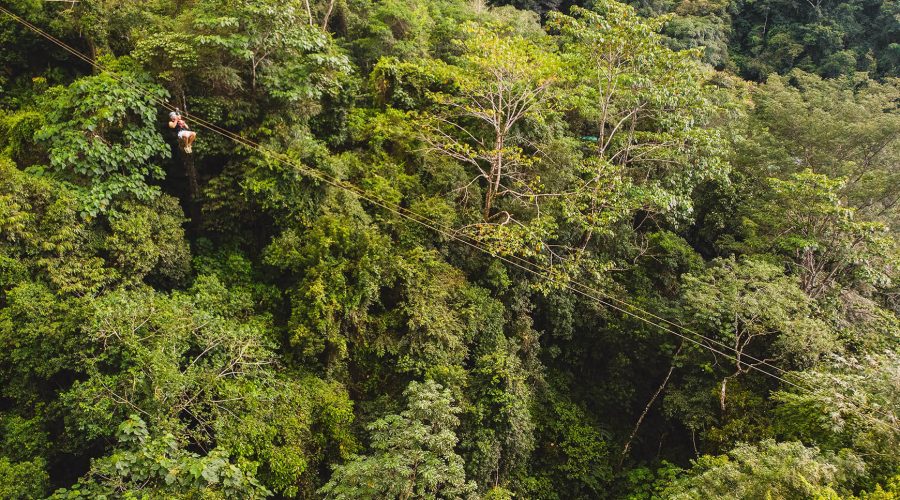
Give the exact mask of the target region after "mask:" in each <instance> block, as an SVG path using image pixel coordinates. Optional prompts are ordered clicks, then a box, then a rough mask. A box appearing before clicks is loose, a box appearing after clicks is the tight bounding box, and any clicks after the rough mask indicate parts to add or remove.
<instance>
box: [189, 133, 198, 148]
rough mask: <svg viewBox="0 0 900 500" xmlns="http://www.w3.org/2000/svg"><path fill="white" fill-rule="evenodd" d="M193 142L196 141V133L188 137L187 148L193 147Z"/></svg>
mask: <svg viewBox="0 0 900 500" xmlns="http://www.w3.org/2000/svg"><path fill="white" fill-rule="evenodd" d="M195 140H197V132H191V136H190V137H188V146H192V147H193V145H194V141H195Z"/></svg>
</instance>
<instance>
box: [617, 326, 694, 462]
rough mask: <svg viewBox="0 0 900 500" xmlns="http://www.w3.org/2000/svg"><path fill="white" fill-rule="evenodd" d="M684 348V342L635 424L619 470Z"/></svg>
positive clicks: (620, 458)
mask: <svg viewBox="0 0 900 500" xmlns="http://www.w3.org/2000/svg"><path fill="white" fill-rule="evenodd" d="M682 347H684V342H683V341H682V342H681V344H680V345H679V346H678V350H677V351H675V354H674V355H673V356H672V364H671V365H670V366H669V371H668V372H666V376H665V378H663V381H662V383H661V384H659V387H658V388H657V389H656V392H654V393H653V396H652V397H651V398H650V401H648V402H647V406H645V407H644V411H643V412H642V413H641V416H640V417H638V419H637V422H635V424H634V429H632V430H631V435H630V436H628V441H626V442H625V446H624V447H623V448H622V454H621V455H622V456H621V457H619V468H620V469H621V468H622V463H624V462H625V456H626V455H628V450H629V449H630V448H631V443H632V441H634V438H635V436H637V433H638V430H639V429H640V428H641V424H642V423H643V422H644V419H645V418H646V417H647V414H648V413H649V412H650V407H651V406H653V403H655V402H656V398H658V397H659V395H660V394H661V393H662V391H663V390H664V389H665V388H666V385H667V384H668V383H669V379H670V378H671V377H672V372H673V371H675V361H676V360H677V359H678V355H679V354H681V348H682Z"/></svg>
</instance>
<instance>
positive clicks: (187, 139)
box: [169, 111, 197, 154]
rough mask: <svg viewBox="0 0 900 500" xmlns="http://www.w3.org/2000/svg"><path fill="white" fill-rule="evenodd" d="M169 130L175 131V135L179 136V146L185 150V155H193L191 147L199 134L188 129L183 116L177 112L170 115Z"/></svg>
mask: <svg viewBox="0 0 900 500" xmlns="http://www.w3.org/2000/svg"><path fill="white" fill-rule="evenodd" d="M169 128H173V129H175V135H177V136H178V144H179V145H181V148H182V149H184V152H185V153H188V154H190V153H192V152H193V151H192V149H191V145H192V144H194V140H196V139H197V132H194V131H192V130H191V129H190V128H188V126H187V123H186V122H185V121H184V118H182V117H181V114H180V113H178V112H177V111H172V112H171V113H169Z"/></svg>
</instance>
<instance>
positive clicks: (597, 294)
mask: <svg viewBox="0 0 900 500" xmlns="http://www.w3.org/2000/svg"><path fill="white" fill-rule="evenodd" d="M0 12H3V13H4V14H6V15H7V16H9V17H10V18H12V19H13V20H15V21H17V22H18V23H20V24H22V25H23V26H25V27H27V28H28V29H30V30H32V31H34V32H35V33H37V34H39V35H40V36H42V37H44V38H46V39H47V40H49V41H51V42H52V43H54V44H55V45H57V46H59V47H60V48H62V49H64V50H65V51H66V52H69V53H70V54H72V55H74V56H75V57H77V58H78V59H80V60H82V61H84V62H85V63H87V64H89V65H90V66H92V67H94V68H95V69H99V70H101V71H103V72H106V73H107V74H108V75H109V76H110V78H113V79H114V80H115V81H117V82H119V83H121V84H122V85H125V86H128V87H130V88H132V89H134V90H139V91H141V92H143V93H146V95H148V96H151V97H150V100H152V101H155V102H157V103H159V104H160V105H161V106H162V107H163V108H165V109H168V110H170V111H176V110H177V109H178V108H177V107H175V106H172V105H171V104H169V103H168V102H167V101H165V100H164V99H161V98H154V97H152V94H151V93H149V92H147V90H148V89H146V88H144V87H142V86H141V85H139V84H136V83H132V82H129V81H125V80H124V79H122V78H119V77H118V76H117V75H116V74H115V73H114V72H113V71H112V70H110V69H108V68H106V67H104V66H103V65H101V64H99V63H97V62H96V61H94V60H92V59H91V58H89V57H88V56H86V55H84V54H83V53H81V52H80V51H78V50H76V49H74V48H72V47H71V46H69V45H68V44H66V43H65V42H63V41H61V40H59V39H57V38H56V37H54V36H53V35H50V34H49V33H46V32H45V31H43V30H42V29H40V28H39V27H37V26H35V25H34V24H32V23H30V22H29V21H27V20H25V19H23V18H21V17H19V16H17V15H16V14H14V13H12V12H10V11H9V10H8V9H6V8H5V7H3V6H0ZM185 114H186V116H188V117H190V119H191V120H193V121H194V122H196V123H198V124H200V126H202V127H203V128H206V129H208V130H210V131H211V132H214V133H216V134H218V135H220V136H222V137H224V138H225V139H228V140H231V141H233V142H236V143H238V144H241V145H243V146H245V147H247V148H249V149H253V150H255V151H257V152H259V153H261V154H263V155H268V156H271V157H273V158H274V159H275V160H276V161H279V162H281V163H283V164H285V165H289V166H292V167H294V168H296V169H298V170H300V171H301V172H303V173H306V174H307V175H309V176H311V177H314V178H316V179H319V180H320V181H322V182H324V183H326V184H328V185H330V186H332V187H335V188H338V189H342V190H344V191H349V192H352V193H353V194H354V195H356V196H358V197H360V198H362V199H364V200H366V201H368V202H369V203H372V204H374V205H376V206H379V207H381V208H383V209H385V210H388V211H390V212H392V213H394V214H396V215H398V216H400V217H402V218H404V219H407V220H410V221H412V222H415V223H416V224H419V225H421V226H423V227H425V228H427V229H430V230H432V231H434V232H436V233H438V234H441V235H443V236H446V237H448V238H450V239H452V240H454V241H457V242H459V243H462V244H464V245H466V246H469V247H471V248H473V249H475V250H477V251H479V252H482V253H485V254H487V255H489V256H491V257H493V258H495V259H497V260H500V261H502V262H505V263H507V264H509V265H511V266H514V267H516V268H519V269H521V270H523V271H525V272H527V273H530V274H532V275H535V276H538V277H540V278H543V279H544V280H546V281H549V282H551V283H554V284H555V285H557V286H559V287H562V288H565V289H568V290H569V291H571V292H574V293H576V294H578V295H581V296H583V297H586V298H588V299H591V300H594V301H596V302H597V303H599V304H601V305H603V306H605V307H608V308H610V309H613V310H616V311H619V312H621V313H622V314H625V315H627V316H630V317H633V318H635V319H637V320H639V321H641V322H644V323H646V324H649V325H651V326H654V327H656V328H658V329H660V330H662V331H664V332H667V333H670V334H673V335H675V336H677V337H679V338H681V339H683V340H685V341H688V342H691V343H693V344H696V345H698V346H700V347H701V348H704V349H706V350H708V351H710V352H712V353H715V354H719V355H721V356H723V357H725V358H726V359H730V360H732V361H734V362H735V364H736V366H737V367H738V368H739V369H740V367H741V365H742V364H743V365H744V369H745V370H754V371H757V372H759V373H762V374H764V375H766V376H768V377H771V378H773V379H775V380H778V381H779V382H781V383H784V384H786V385H789V386H792V387H795V388H797V389H799V390H801V391H804V392H812V390H813V389H812V388H809V387H804V386H802V385H800V384H797V383H795V382H793V381H791V380H787V379H785V378H783V377H781V376H779V375H777V374H775V373H771V372H768V371H766V370H764V369H762V368H760V366H766V367H769V368H772V369H774V370H775V371H777V372H779V373H782V374H787V373H789V372H788V371H787V370H784V369H782V368H781V367H778V366H776V365H773V364H771V363H769V362H768V361H767V360H760V359H758V358H755V357H753V356H751V355H749V354H746V353H742V352H739V351H738V350H737V349H735V348H734V347H732V346H729V345H728V344H726V343H724V342H722V341H720V340H718V339H714V338H711V337H708V336H706V335H703V334H701V333H699V332H697V331H695V330H692V329H690V328H687V327H685V326H683V325H680V324H677V323H675V322H673V321H671V320H668V319H666V318H664V317H661V316H659V315H656V314H654V313H652V312H650V311H647V310H646V309H643V308H641V307H639V306H636V305H633V304H631V303H629V302H627V301H624V300H622V299H618V298H616V297H614V296H611V295H609V294H607V293H603V292H601V291H599V290H597V289H596V288H593V287H591V286H588V285H585V284H583V283H580V282H578V281H577V280H566V281H561V280H559V279H558V278H556V277H554V276H553V275H552V274H551V273H550V271H548V270H547V269H545V268H543V267H542V266H540V265H538V264H536V263H533V262H531V261H529V260H527V259H524V258H522V257H518V256H504V255H500V254H497V253H496V252H494V251H493V250H491V249H489V248H486V247H484V246H483V245H482V244H481V242H480V241H479V240H477V239H475V238H472V237H471V236H468V235H462V236H460V235H459V233H458V231H456V230H455V229H454V228H451V227H448V226H446V225H444V224H442V223H440V222H438V221H434V220H433V219H430V218H428V217H426V216H424V215H421V214H419V213H417V212H414V211H411V210H409V209H406V208H404V207H402V206H400V205H397V204H394V203H391V202H387V201H385V200H382V199H380V198H378V197H377V196H374V195H372V194H370V193H368V192H366V191H364V190H363V189H362V188H359V187H358V186H356V185H354V184H351V183H348V182H346V181H342V180H340V179H338V178H335V177H332V176H330V175H328V174H326V173H324V172H321V171H319V170H316V169H312V168H310V167H307V166H305V165H303V164H300V163H297V162H295V161H294V160H292V159H291V158H290V157H288V156H287V155H284V154H283V153H279V152H276V151H272V150H270V149H269V148H267V147H265V146H262V145H261V144H259V143H256V142H254V141H252V140H250V139H247V138H245V137H242V136H239V135H237V134H235V133H233V132H231V131H229V130H226V129H224V128H222V127H219V126H218V125H216V124H214V123H212V122H208V121H206V120H204V119H202V118H201V117H199V116H196V115H193V114H188V113H185ZM573 284H574V285H573ZM607 300H610V301H612V302H615V303H616V304H621V306H618V305H615V304H613V303H610V302H607ZM625 308H627V309H625ZM632 311H638V312H640V313H641V314H644V315H646V316H647V317H650V318H654V319H657V320H659V321H662V322H663V323H666V324H668V325H670V326H672V327H675V328H679V329H681V330H683V331H686V332H688V333H691V334H693V335H696V336H697V337H700V338H701V339H703V340H704V341H706V342H709V343H711V344H716V345H719V346H722V347H723V348H725V349H727V350H728V351H734V352H735V354H734V355H732V354H730V353H725V352H722V351H721V350H719V349H716V348H714V347H712V346H710V345H707V344H705V343H703V342H701V341H699V340H696V339H694V338H690V337H688V336H686V335H684V334H682V333H680V332H678V331H675V330H673V329H672V328H669V327H667V326H664V325H662V324H659V323H655V322H653V321H651V320H649V319H647V317H644V316H641V315H639V314H637V313H635V312H632ZM742 357H743V358H746V359H748V360H750V361H753V363H747V362H746V361H743V360H742V359H741V358H742ZM873 410H874V409H873ZM876 412H877V413H879V414H881V415H883V416H885V417H887V418H888V419H890V420H891V421H892V422H887V421H882V420H879V419H875V418H874V417H871V416H870V415H868V414H865V413H861V412H859V413H858V415H860V416H864V417H868V418H871V419H873V420H874V421H875V422H878V423H883V424H886V425H888V426H890V427H891V428H893V429H894V430H896V431H898V432H900V427H898V426H896V425H895V424H893V421H896V420H897V418H896V416H895V415H893V414H889V413H884V412H878V411H876Z"/></svg>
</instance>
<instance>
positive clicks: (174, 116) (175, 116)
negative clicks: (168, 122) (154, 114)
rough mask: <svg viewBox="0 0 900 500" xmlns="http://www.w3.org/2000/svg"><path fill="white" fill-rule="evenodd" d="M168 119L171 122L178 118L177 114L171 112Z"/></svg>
mask: <svg viewBox="0 0 900 500" xmlns="http://www.w3.org/2000/svg"><path fill="white" fill-rule="evenodd" d="M169 118H170V119H172V120H174V119H175V118H178V113H176V112H174V111H172V112H171V113H169Z"/></svg>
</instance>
